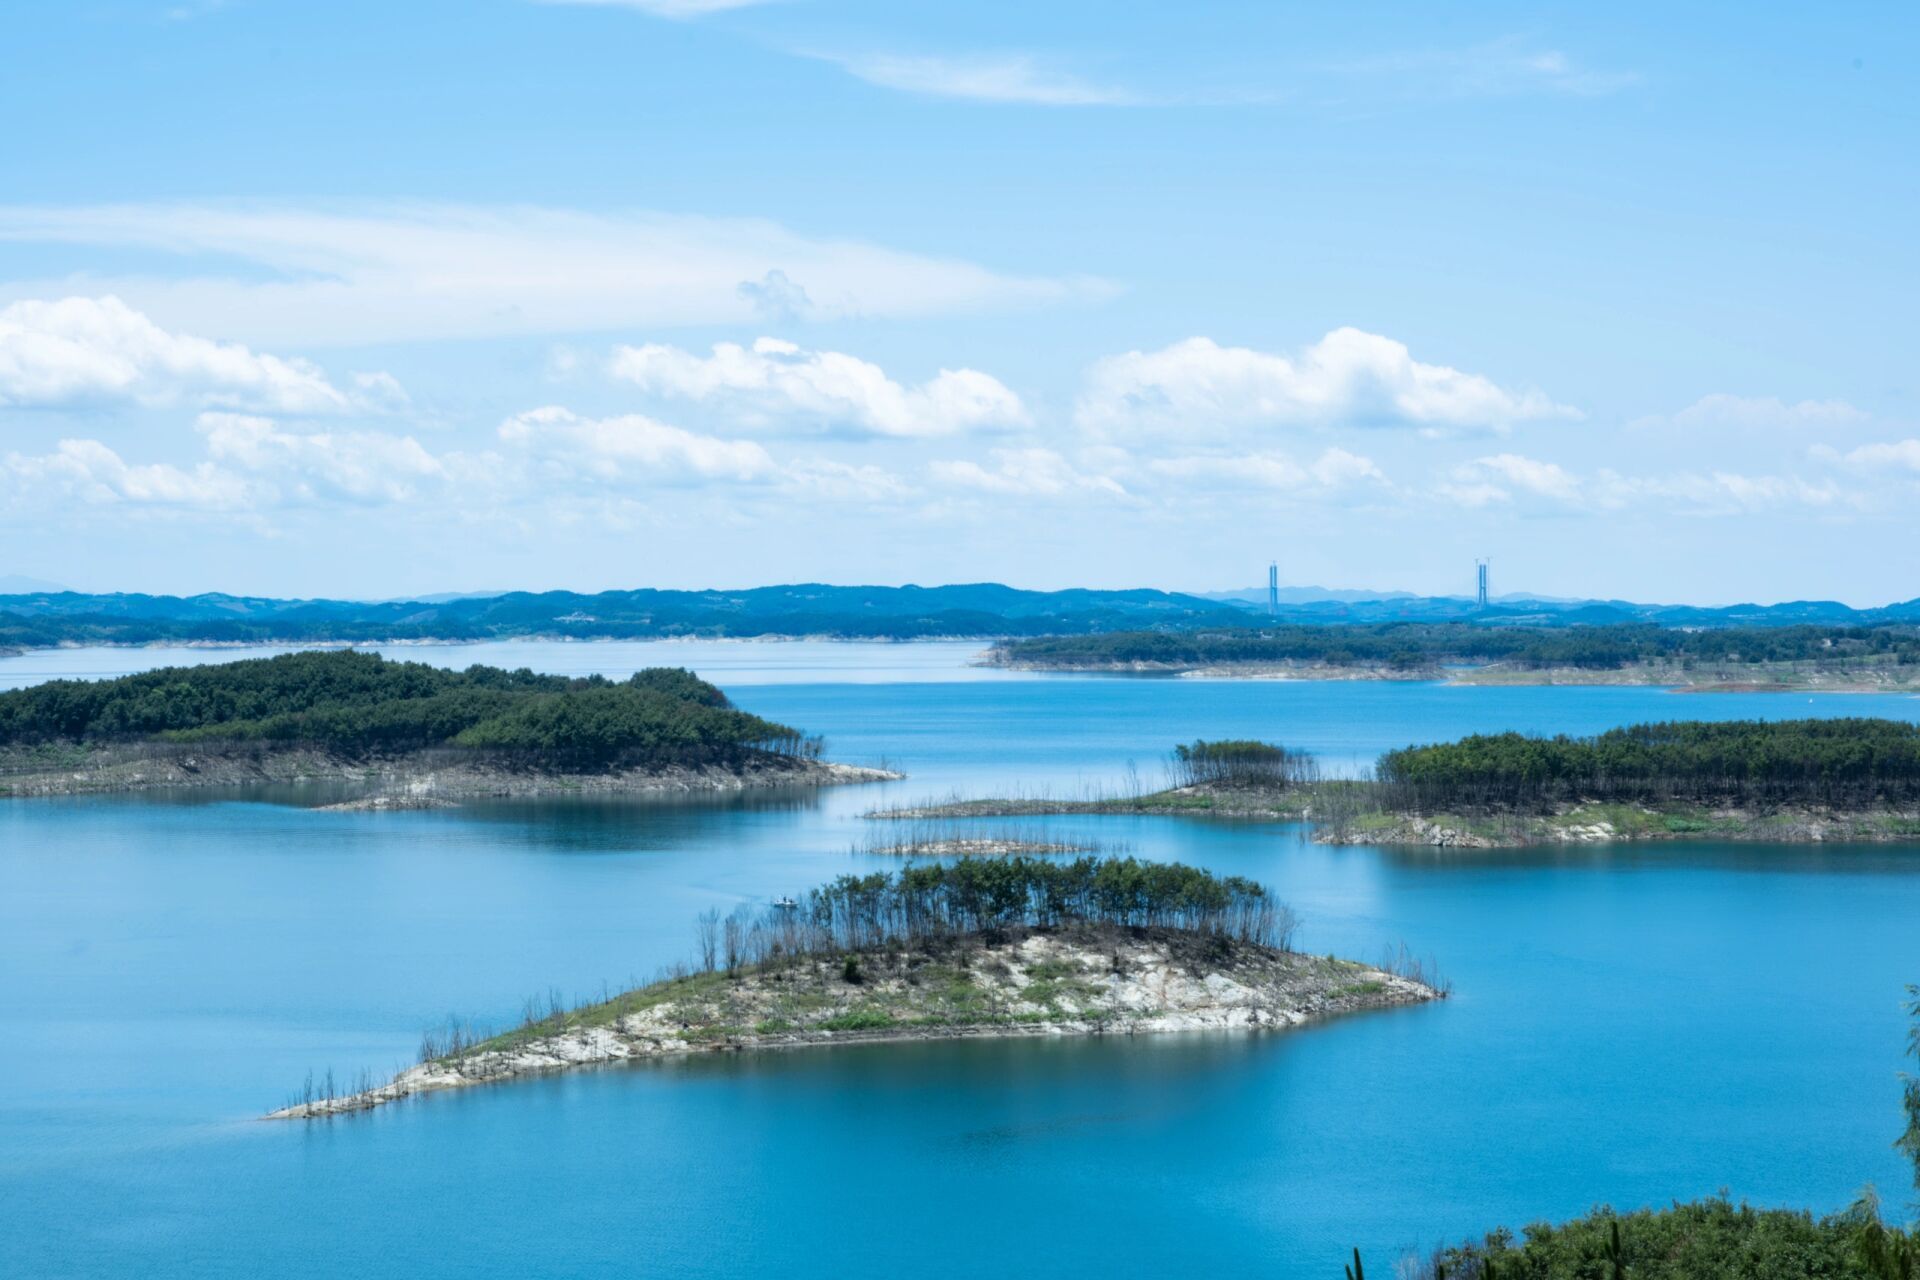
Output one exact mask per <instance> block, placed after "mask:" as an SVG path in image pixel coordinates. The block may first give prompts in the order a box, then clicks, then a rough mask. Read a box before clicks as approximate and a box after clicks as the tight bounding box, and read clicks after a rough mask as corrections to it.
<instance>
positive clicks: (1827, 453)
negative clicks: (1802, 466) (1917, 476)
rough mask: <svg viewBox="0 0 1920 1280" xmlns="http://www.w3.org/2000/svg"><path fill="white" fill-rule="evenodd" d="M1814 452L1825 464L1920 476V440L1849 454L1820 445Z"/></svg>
mask: <svg viewBox="0 0 1920 1280" xmlns="http://www.w3.org/2000/svg"><path fill="white" fill-rule="evenodd" d="M1811 452H1812V454H1813V456H1814V457H1816V458H1819V459H1821V460H1822V461H1825V462H1834V463H1839V464H1841V465H1843V466H1848V467H1853V468H1855V469H1857V470H1861V471H1866V472H1872V473H1884V472H1887V471H1890V470H1891V471H1911V472H1917V473H1920V440H1911V439H1909V440H1886V441H1876V442H1875V443H1873V444H1863V445H1861V446H1860V447H1858V448H1856V449H1849V450H1847V452H1845V453H1841V452H1840V451H1838V450H1837V449H1833V448H1831V447H1829V446H1826V445H1816V446H1814V448H1813V449H1812V450H1811Z"/></svg>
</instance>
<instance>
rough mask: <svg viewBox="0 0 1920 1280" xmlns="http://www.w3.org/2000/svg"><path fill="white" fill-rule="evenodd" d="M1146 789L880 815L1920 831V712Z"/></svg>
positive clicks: (1286, 768) (1431, 835)
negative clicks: (1911, 716) (1352, 773)
mask: <svg viewBox="0 0 1920 1280" xmlns="http://www.w3.org/2000/svg"><path fill="white" fill-rule="evenodd" d="M1170 774H1171V776H1170V778H1169V782H1170V784H1171V785H1169V786H1167V787H1165V788H1163V789H1160V790H1157V791H1150V792H1143V793H1140V794H1115V795H1091V796H1081V797H1061V798H1053V797H1047V796H1022V797H1015V798H1009V799H993V798H982V799H961V798H956V799H951V800H946V801H940V802H934V803H928V804H919V805H906V806H898V807H895V808H890V809H882V810H877V811H875V812H873V813H871V814H869V815H868V816H869V817H871V818H875V819H882V820H911V821H915V822H931V821H942V820H955V819H968V818H1002V817H1032V816H1040V815H1044V814H1066V813H1148V814H1169V815H1187V816H1196V817H1226V818H1253V819H1267V820H1274V821H1295V822H1308V823H1311V824H1312V826H1313V839H1314V840H1315V841H1317V842H1319V843H1322V844H1367V845H1432V846H1453V847H1463V848H1465V847H1477V848H1495V847H1510V846H1523V845H1535V844H1567V843H1602V842H1608V841H1616V840H1676V839H1710V840H1752V841H1767V842H1775V843H1802V842H1825V841H1836V842H1838V841H1858V842H1888V841H1907V840H1920V725H1916V724H1912V723H1909V722H1906V721H1898V720H1882V719H1867V718H1851V717H1849V718H1834V719H1810V720H1778V721H1755V720H1735V721H1676V722H1670V723H1663V724H1641V725H1631V726H1628V727H1626V728H1621V729H1613V730H1609V731H1608V732H1606V733H1602V734H1598V735H1595V736H1592V737H1570V736H1566V735H1560V736H1555V737H1537V736H1530V735H1526V734H1519V733H1502V734H1481V735H1474V736H1471V737H1467V738H1463V739H1460V740H1459V741H1457V742H1451V743H1438V744H1431V745H1426V746H1413V747H1406V748H1403V749H1400V750H1396V751H1389V752H1387V753H1386V754H1384V755H1382V756H1381V757H1380V759H1379V761H1378V762H1377V763H1376V764H1375V766H1374V768H1373V770H1372V772H1371V774H1370V775H1369V776H1366V777H1361V778H1330V777H1325V776H1323V775H1322V773H1321V771H1320V770H1319V768H1318V767H1317V763H1316V762H1315V761H1314V760H1313V758H1312V757H1311V756H1309V755H1307V754H1305V753H1302V752H1297V751H1291V750H1288V749H1286V748H1284V747H1280V746H1276V745H1274V744H1271V743H1265V742H1256V741H1220V742H1207V741H1198V742H1193V743H1189V744H1184V745H1182V746H1180V747H1177V748H1175V751H1174V754H1173V758H1172V761H1171V768H1170Z"/></svg>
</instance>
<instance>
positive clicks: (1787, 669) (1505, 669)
mask: <svg viewBox="0 0 1920 1280" xmlns="http://www.w3.org/2000/svg"><path fill="white" fill-rule="evenodd" d="M976 665H978V666H983V667H995V668H998V669H1001V670H1005V671H1035V672H1055V673H1063V674H1080V675H1101V674H1105V675H1141V676H1168V677H1178V678H1181V679H1190V680H1310V681H1353V680H1385V681H1394V682H1397V683H1403V684H1404V683H1415V682H1422V683H1427V682H1439V683H1444V684H1455V685H1528V686H1532V685H1576V686H1622V685H1626V686H1638V687H1653V688H1666V689H1671V690H1673V691H1674V692H1676V693H1882V692H1902V691H1912V690H1916V689H1920V668H1915V667H1911V666H1904V667H1903V666H1886V665H1860V664H1854V665H1846V664H1833V665H1823V664H1820V663H1754V664H1751V665H1740V666H1731V665H1724V664H1723V665H1719V666H1694V667H1685V666H1680V665H1675V664H1667V663H1634V664H1632V665H1629V666H1624V667H1598V668H1596V667H1571V666H1561V667H1536V666H1520V665H1515V664H1512V663H1504V662H1493V663H1485V664H1480V665H1439V664H1423V665H1419V666H1410V667H1402V666H1390V665H1388V664H1385V663H1352V664H1332V663H1325V662H1226V663H1210V664H1205V665H1194V664H1190V663H1177V662H1099V661H1089V662H1067V661H1052V662H1049V661H1034V660H1028V659H1018V658H1011V657H1006V656H1004V655H1002V653H1001V651H999V650H997V649H996V650H989V651H988V653H986V654H985V655H983V656H982V657H981V658H980V659H979V660H978V661H977V663H976Z"/></svg>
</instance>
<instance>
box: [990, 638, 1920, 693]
mask: <svg viewBox="0 0 1920 1280" xmlns="http://www.w3.org/2000/svg"><path fill="white" fill-rule="evenodd" d="M982 662H983V664H984V665H988V666H997V667H1006V668H1010V669H1014V670H1022V671H1058V672H1120V673H1133V674H1140V675H1175V676H1201V677H1239V678H1265V679H1295V680H1447V681H1450V682H1452V683H1455V684H1583V685H1592V684H1635V685H1663V686H1670V687H1674V688H1679V689H1685V690H1697V691H1728V690H1737V691H1761V692H1764V691H1773V690H1780V691H1787V690H1794V689H1820V690H1827V691H1834V692H1839V691H1861V690H1874V689H1901V688H1909V687H1913V686H1916V685H1920V628H1915V627H1913V626H1907V625H1883V626H1779V627H1718V628H1708V629H1698V630H1687V629H1682V628H1678V627H1662V626H1658V625H1655V624H1651V623H1636V624H1623V625H1612V626H1563V627H1533V626H1486V625H1478V624H1473V623H1466V622H1439V623H1422V622H1395V623H1376V624H1357V625H1350V626H1329V625H1274V626H1263V627H1255V626H1238V627H1201V628H1195V629H1189V630H1171V629H1159V630H1151V631H1116V632H1108V633H1105V634H1097V635H1054V636H1040V637H1033V638H1017V639H1007V640H1002V641H1001V642H1000V643H998V644H996V645H995V646H994V647H993V648H992V649H990V650H989V651H988V652H987V654H986V656H985V657H984V658H983V659H982Z"/></svg>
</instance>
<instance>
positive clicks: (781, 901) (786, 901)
mask: <svg viewBox="0 0 1920 1280" xmlns="http://www.w3.org/2000/svg"><path fill="white" fill-rule="evenodd" d="M799 905H800V904H799V903H797V902H795V901H794V900H793V899H792V898H775V899H774V900H773V906H774V909H775V910H776V911H792V910H793V909H794V908H795V907H797V906H799Z"/></svg>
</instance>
